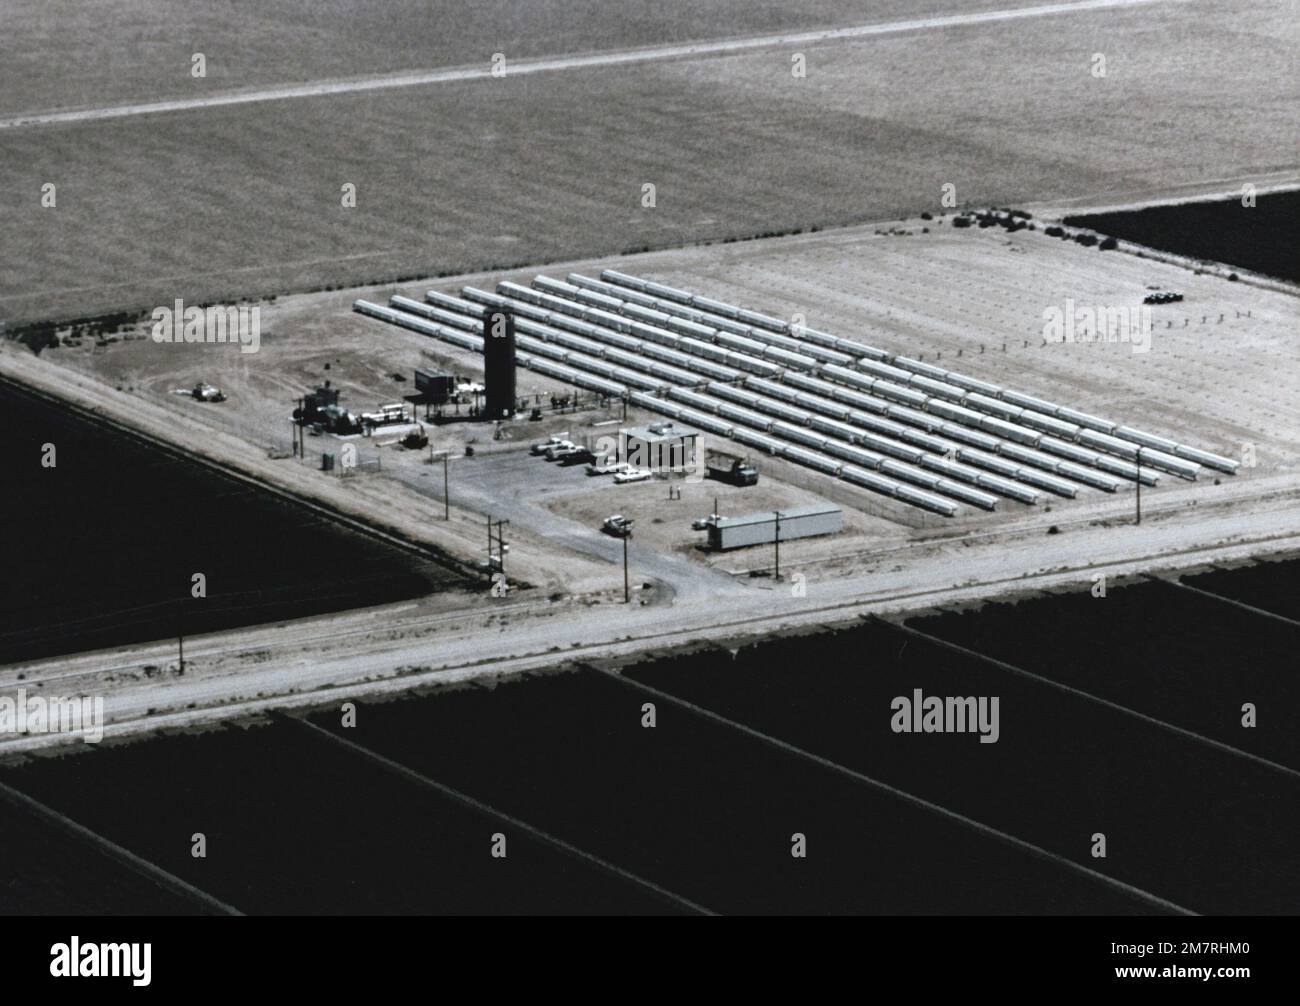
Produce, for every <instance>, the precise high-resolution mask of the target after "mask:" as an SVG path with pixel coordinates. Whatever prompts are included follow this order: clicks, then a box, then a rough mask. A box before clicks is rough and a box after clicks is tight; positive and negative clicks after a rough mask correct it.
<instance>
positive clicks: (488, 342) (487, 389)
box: [483, 309, 515, 419]
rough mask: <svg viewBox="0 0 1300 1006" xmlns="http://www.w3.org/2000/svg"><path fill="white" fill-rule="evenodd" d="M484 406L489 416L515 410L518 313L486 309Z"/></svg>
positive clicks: (499, 416) (503, 415)
mask: <svg viewBox="0 0 1300 1006" xmlns="http://www.w3.org/2000/svg"><path fill="white" fill-rule="evenodd" d="M483 384H484V398H485V400H486V405H485V406H484V408H485V410H486V413H487V418H488V419H508V418H509V417H510V416H512V415H513V414H514V411H515V316H514V315H513V314H511V313H510V312H509V311H502V310H496V309H489V310H487V311H484V312H483Z"/></svg>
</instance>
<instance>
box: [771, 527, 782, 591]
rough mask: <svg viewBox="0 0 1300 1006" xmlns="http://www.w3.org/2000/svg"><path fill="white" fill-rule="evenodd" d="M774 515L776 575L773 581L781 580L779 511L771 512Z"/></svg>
mask: <svg viewBox="0 0 1300 1006" xmlns="http://www.w3.org/2000/svg"><path fill="white" fill-rule="evenodd" d="M772 513H774V514H775V515H776V539H775V540H776V575H775V576H774V577H773V579H776V580H779V579H781V511H780V510H773V511H772Z"/></svg>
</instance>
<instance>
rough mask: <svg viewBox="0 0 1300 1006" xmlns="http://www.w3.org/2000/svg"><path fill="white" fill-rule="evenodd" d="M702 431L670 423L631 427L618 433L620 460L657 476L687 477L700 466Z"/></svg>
mask: <svg viewBox="0 0 1300 1006" xmlns="http://www.w3.org/2000/svg"><path fill="white" fill-rule="evenodd" d="M699 438H700V431H699V430H692V429H690V428H689V427H685V426H674V425H673V424H672V423H670V422H667V421H665V422H660V423H650V424H649V425H648V426H629V427H626V428H625V429H622V430H619V431H618V459H619V460H620V461H622V462H624V463H625V464H628V465H630V466H631V467H633V468H643V469H646V470H647V471H652V472H656V473H685V472H687V471H692V470H694V468H695V466H696V465H698V464H699V463H700V461H699V459H698V456H697V452H696V448H697V446H698V443H699Z"/></svg>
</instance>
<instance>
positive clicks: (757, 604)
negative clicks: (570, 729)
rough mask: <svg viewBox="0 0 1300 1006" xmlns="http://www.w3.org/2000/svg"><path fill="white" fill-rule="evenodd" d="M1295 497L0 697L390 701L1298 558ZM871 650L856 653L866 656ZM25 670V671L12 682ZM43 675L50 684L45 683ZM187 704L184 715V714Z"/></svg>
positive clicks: (6, 689) (386, 615) (171, 704)
mask: <svg viewBox="0 0 1300 1006" xmlns="http://www.w3.org/2000/svg"><path fill="white" fill-rule="evenodd" d="M1297 528H1300V500H1297V499H1296V498H1295V497H1294V496H1287V497H1285V498H1278V499H1275V500H1270V501H1261V504H1260V506H1259V508H1258V509H1257V510H1256V511H1255V512H1254V513H1252V514H1250V515H1248V516H1245V517H1243V515H1242V513H1241V511H1240V510H1239V509H1236V508H1233V507H1225V508H1222V509H1220V510H1218V511H1217V512H1213V513H1206V512H1203V513H1200V514H1197V513H1196V511H1195V509H1192V510H1190V511H1181V512H1180V511H1173V512H1169V513H1166V514H1161V515H1153V516H1152V517H1151V519H1150V520H1149V521H1144V522H1143V524H1142V526H1141V527H1134V526H1131V525H1130V526H1120V527H1104V526H1091V525H1084V526H1078V527H1072V528H1068V529H1066V530H1065V531H1063V532H1062V533H1060V534H1058V535H1054V536H1051V537H1046V536H1043V535H1041V534H1035V535H1033V536H1031V537H1026V538H1024V539H1023V540H1017V541H1001V542H998V541H990V542H988V543H986V544H983V545H981V544H971V545H966V544H963V542H962V540H960V539H957V540H952V541H945V542H941V543H933V544H930V545H920V544H916V545H914V546H913V547H912V549H911V550H909V552H908V553H907V554H905V555H902V556H899V555H897V554H890V555H889V556H888V557H885V558H882V561H881V562H880V565H879V568H877V569H875V570H873V571H871V572H868V573H865V574H861V575H857V576H852V577H841V578H833V577H826V578H825V579H810V580H809V581H808V582H807V583H806V584H805V585H804V590H803V591H802V593H800V592H796V591H793V590H792V589H791V585H790V584H788V583H783V584H780V585H776V586H775V588H774V589H767V590H763V589H756V588H754V587H752V586H749V587H745V588H743V590H744V593H743V595H742V596H735V597H729V598H723V597H721V596H719V597H717V598H715V599H708V600H704V599H700V598H698V597H695V598H692V599H690V600H687V601H683V600H682V599H678V600H677V601H675V603H673V604H672V605H657V606H648V607H641V606H639V605H631V606H624V605H622V604H604V605H595V606H590V607H589V606H584V605H574V604H556V605H547V604H546V603H545V602H533V603H529V604H520V603H518V602H513V601H511V600H509V599H504V600H501V601H499V602H497V603H498V605H499V607H497V608H495V609H494V608H493V606H492V604H493V602H485V603H484V604H481V605H480V606H478V607H477V608H475V609H474V610H472V611H466V612H458V613H454V614H447V613H445V612H442V613H439V614H437V615H434V616H423V615H421V614H420V613H419V612H418V611H415V610H412V608H411V605H409V604H408V605H405V606H398V608H397V609H396V610H395V612H390V611H389V610H378V609H377V610H375V611H373V612H369V613H356V612H352V613H348V614H347V615H345V616H341V617H339V618H338V619H330V618H320V619H307V620H303V621H302V622H294V623H289V624H287V625H282V626H276V627H274V628H267V627H262V628H254V629H250V630H239V631H234V632H230V633H225V634H222V636H221V637H220V638H219V639H199V640H194V644H195V656H194V660H193V664H192V665H191V666H190V667H189V668H188V670H187V673H186V675H185V676H184V677H178V676H175V675H169V674H163V675H161V676H158V677H155V678H153V679H148V680H145V679H143V678H140V679H138V680H131V679H124V676H123V674H122V670H123V668H124V667H126V668H134V669H136V670H138V669H139V668H140V667H141V666H142V665H144V664H155V665H159V666H162V667H164V668H165V667H166V665H167V664H168V663H169V662H174V660H175V652H174V649H173V647H172V645H171V644H170V643H167V644H151V645H147V646H142V647H135V648H127V649H124V650H119V651H114V652H109V653H100V654H85V655H81V656H78V657H74V658H70V659H59V660H49V661H42V662H39V663H36V664H30V665H25V666H22V665H14V666H11V667H6V668H4V669H2V670H0V693H3V694H13V693H14V692H15V691H16V689H17V688H18V687H20V686H21V687H25V688H27V689H28V690H29V691H30V692H37V693H39V694H45V695H50V694H55V695H71V694H96V693H99V692H106V693H107V694H106V695H105V711H106V716H107V719H108V721H109V729H108V731H107V733H108V734H109V735H122V734H128V733H134V732H140V731H147V730H153V729H160V728H163V727H168V726H182V725H187V724H193V723H199V722H212V721H218V720H222V719H230V718H234V717H237V716H241V715H248V714H250V713H253V712H257V711H261V710H265V709H270V708H288V707H293V706H295V705H321V704H324V703H328V702H330V701H331V697H337V701H339V702H342V701H344V700H346V699H348V698H358V697H361V696H368V695H380V694H395V693H400V692H403V691H407V690H410V689H412V688H417V687H420V686H423V685H430V684H439V683H448V682H453V681H461V680H468V679H471V678H475V677H481V676H491V675H496V674H503V673H516V672H520V671H527V670H533V669H542V668H551V667H555V666H557V665H558V664H560V663H562V662H563V661H564V660H566V659H571V658H579V659H595V658H606V657H611V656H620V655H625V654H631V653H636V652H641V651H644V650H647V649H653V648H667V647H672V646H678V645H683V644H686V643H690V642H692V641H696V640H705V639H711V640H724V639H727V638H734V637H736V636H738V635H743V634H745V633H757V632H763V631H772V630H775V629H779V628H792V627H797V626H815V625H819V624H826V623H829V622H832V621H844V620H846V619H850V618H852V617H854V616H856V615H859V614H863V613H867V612H881V611H897V610H903V609H908V608H919V607H925V606H930V605H935V604H954V603H962V602H966V601H971V600H977V599H981V598H985V597H990V596H994V595H997V594H999V593H1007V592H1010V591H1016V590H1032V591H1041V590H1046V589H1053V588H1059V587H1065V586H1073V587H1074V588H1076V589H1078V588H1079V587H1080V586H1087V585H1088V584H1089V583H1090V581H1091V578H1092V577H1093V576H1094V575H1096V574H1098V573H1101V574H1104V575H1106V576H1108V577H1111V578H1115V577H1119V576H1122V575H1128V574H1132V573H1135V572H1139V571H1143V570H1152V569H1177V568H1180V567H1186V566H1190V565H1195V564H1197V563H1203V562H1210V561H1227V560H1233V559H1240V558H1245V557H1248V556H1253V555H1265V554H1272V553H1278V552H1283V551H1295V550H1300V532H1297ZM868 657H869V655H866V654H864V655H863V658H864V661H865V660H867V659H868ZM20 675H21V677H20ZM42 682H45V684H42ZM191 706H192V707H193V708H191ZM64 739H65V738H57V737H56V738H50V737H47V736H35V737H9V738H4V739H0V754H6V753H17V752H19V751H23V750H30V749H32V748H36V747H41V746H46V745H48V744H49V743H51V740H54V741H56V742H57V741H62V740H64Z"/></svg>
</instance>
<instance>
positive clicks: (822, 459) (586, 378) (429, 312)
mask: <svg viewBox="0 0 1300 1006" xmlns="http://www.w3.org/2000/svg"><path fill="white" fill-rule="evenodd" d="M443 296H445V295H443ZM393 302H394V303H395V304H397V305H398V307H384V306H382V305H379V304H374V303H371V302H369V301H365V300H358V301H356V302H355V303H354V304H353V308H354V309H355V310H356V311H358V312H359V313H361V314H365V315H369V316H370V317H373V318H378V319H380V320H383V321H386V322H389V323H390V324H395V325H400V326H402V327H404V328H407V329H410V330H412V331H415V332H419V333H421V334H424V335H429V336H433V337H435V338H438V339H441V340H443V341H446V342H449V343H451V344H452V345H456V346H459V347H460V348H462V349H468V350H472V351H475V352H482V349H483V336H482V334H481V333H482V324H483V323H482V320H481V318H477V317H474V316H473V315H471V314H468V313H457V312H450V311H445V310H443V309H441V308H437V307H432V306H426V305H422V304H420V303H419V302H418V301H413V300H409V299H408V298H405V297H395V298H393ZM465 304H466V305H467V306H468V304H469V302H465ZM411 307H417V308H420V309H421V310H418V311H412V310H410V308H411ZM434 319H438V320H434ZM440 321H441V322H444V323H441V324H440V323H439V322H440ZM476 333H477V334H476ZM517 342H518V346H519V348H518V349H517V353H516V359H517V361H518V362H519V364H520V365H522V366H525V367H528V368H529V369H531V370H534V371H536V372H538V373H543V374H547V375H548V376H551V377H554V378H556V379H558V380H562V381H565V382H567V383H571V384H575V385H577V386H579V387H586V388H590V389H592V390H596V391H599V392H601V393H603V394H609V395H616V396H620V397H621V396H627V397H628V399H629V401H630V402H632V403H633V404H636V405H640V406H642V407H643V408H646V409H649V410H651V411H654V412H657V413H659V414H660V415H666V416H669V417H670V418H673V419H677V420H681V421H683V422H687V423H690V424H692V425H694V426H697V427H698V428H700V429H702V430H709V431H711V432H715V433H717V434H719V435H721V436H725V437H728V438H730V439H733V440H735V441H737V442H738V443H742V444H745V445H747V446H750V447H753V448H756V449H759V450H762V451H765V452H767V453H769V454H772V455H774V456H777V457H782V458H785V459H787V460H790V461H793V462H795V463H797V464H802V465H805V466H807V467H809V468H812V469H814V470H817V471H821V472H825V473H826V474H829V475H833V476H836V477H838V478H841V479H843V480H845V481H847V482H850V483H852V484H854V485H857V486H861V487H862V488H866V489H870V490H871V491H873V492H877V493H882V494H884V495H886V496H889V497H892V498H894V499H897V500H900V501H902V502H905V503H908V504H910V505H912V506H917V507H920V508H922V509H925V510H928V511H930V512H933V513H938V514H942V515H944V516H947V517H953V516H956V515H957V514H958V513H959V512H960V506H959V505H958V504H957V502H956V501H955V500H954V499H953V498H951V496H950V495H945V494H943V493H940V492H931V491H927V489H926V488H925V487H937V488H946V489H949V490H951V491H952V492H953V493H955V494H956V495H957V496H958V497H959V498H963V499H965V500H966V501H967V502H970V503H973V504H974V505H976V506H979V507H981V508H983V509H989V510H991V509H993V508H994V506H995V505H996V503H997V497H996V496H993V495H992V494H990V493H984V492H980V491H978V490H975V489H972V488H971V487H968V486H964V485H959V484H956V483H949V482H948V480H945V479H942V478H940V477H938V476H934V475H930V474H929V473H925V472H919V471H917V472H913V471H910V470H908V468H907V467H906V466H896V465H895V463H893V462H891V461H890V460H889V459H881V468H882V470H883V471H885V472H889V471H891V470H893V471H898V472H899V473H900V474H902V475H906V476H907V477H908V478H909V479H915V480H919V483H920V485H919V486H918V485H917V484H908V482H907V481H903V480H899V479H894V478H890V477H888V475H882V474H880V472H878V471H873V470H868V469H866V468H863V467H861V466H859V465H856V464H852V463H847V462H846V461H844V460H843V459H840V458H835V457H831V456H830V455H827V454H824V453H821V452H818V451H814V450H810V449H808V448H806V447H802V446H800V445H799V444H797V443H791V442H788V441H785V440H782V439H781V438H780V437H778V436H771V435H768V434H766V433H763V432H761V431H760V429H757V428H755V429H751V428H748V427H746V426H745V425H742V424H739V423H737V422H726V421H723V420H721V419H720V418H719V417H718V415H717V414H716V413H712V412H703V411H699V410H696V409H693V408H690V407H688V406H685V405H682V404H680V403H678V402H675V401H671V400H668V399H665V398H661V397H659V395H662V394H667V393H669V391H670V389H671V388H672V385H671V384H669V383H667V382H666V381H661V380H656V379H655V378H653V377H650V376H647V375H646V374H644V373H641V372H637V371H633V370H629V369H626V368H622V367H619V366H617V365H614V364H611V363H609V362H607V361H606V360H604V359H601V358H600V357H596V356H591V355H588V354H584V353H578V352H574V351H569V350H565V349H564V348H563V347H561V346H559V345H556V344H550V343H547V342H546V341H544V340H542V339H538V338H535V337H533V336H529V335H527V334H523V333H520V334H518V335H517ZM560 361H563V362H560ZM602 375H604V376H602ZM613 378H621V379H622V380H624V381H626V382H627V383H620V382H619V381H617V380H613ZM638 387H639V388H642V389H645V390H641V391H637V390H633V389H634V388H638ZM652 392H653V393H652ZM767 425H768V424H767V423H766V422H765V421H764V427H766V426H767Z"/></svg>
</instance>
